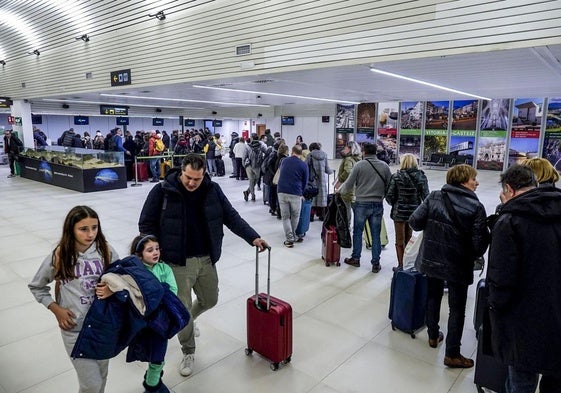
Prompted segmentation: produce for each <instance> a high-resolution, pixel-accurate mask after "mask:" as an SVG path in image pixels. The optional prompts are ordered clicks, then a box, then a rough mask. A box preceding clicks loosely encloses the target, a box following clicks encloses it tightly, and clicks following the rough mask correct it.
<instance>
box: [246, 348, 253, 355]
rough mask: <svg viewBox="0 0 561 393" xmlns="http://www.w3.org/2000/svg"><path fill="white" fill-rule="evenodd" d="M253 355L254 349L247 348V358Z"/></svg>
mask: <svg viewBox="0 0 561 393" xmlns="http://www.w3.org/2000/svg"><path fill="white" fill-rule="evenodd" d="M252 353H253V349H250V348H246V349H245V354H246V355H247V356H249V355H251V354H252Z"/></svg>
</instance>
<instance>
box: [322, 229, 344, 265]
mask: <svg viewBox="0 0 561 393" xmlns="http://www.w3.org/2000/svg"><path fill="white" fill-rule="evenodd" d="M321 259H323V260H324V261H325V266H330V265H331V264H335V265H336V266H341V262H339V260H340V259H341V246H340V245H339V242H338V240H337V229H336V228H335V226H333V225H328V226H324V227H323V228H322V230H321Z"/></svg>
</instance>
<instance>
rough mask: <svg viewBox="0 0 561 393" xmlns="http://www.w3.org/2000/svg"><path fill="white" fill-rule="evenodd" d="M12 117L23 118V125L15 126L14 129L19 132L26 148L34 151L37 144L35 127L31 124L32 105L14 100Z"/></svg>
mask: <svg viewBox="0 0 561 393" xmlns="http://www.w3.org/2000/svg"><path fill="white" fill-rule="evenodd" d="M10 109H11V112H12V116H14V117H21V122H22V125H21V126H19V125H15V124H14V125H13V127H12V129H13V130H14V131H17V133H18V136H19V139H21V141H22V142H23V145H24V146H25V147H26V148H31V149H33V148H34V147H35V143H34V142H33V125H32V124H31V104H30V103H29V102H25V101H24V100H14V103H13V104H12V106H11V107H10Z"/></svg>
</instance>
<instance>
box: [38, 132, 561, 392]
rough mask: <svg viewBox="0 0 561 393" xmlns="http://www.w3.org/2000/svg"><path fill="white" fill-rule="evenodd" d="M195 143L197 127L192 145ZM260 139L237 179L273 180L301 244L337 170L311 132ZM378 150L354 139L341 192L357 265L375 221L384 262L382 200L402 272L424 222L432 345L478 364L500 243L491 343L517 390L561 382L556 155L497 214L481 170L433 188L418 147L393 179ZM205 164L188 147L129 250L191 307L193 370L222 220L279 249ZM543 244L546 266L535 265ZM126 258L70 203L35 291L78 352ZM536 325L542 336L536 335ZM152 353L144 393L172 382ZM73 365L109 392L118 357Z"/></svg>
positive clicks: (450, 358)
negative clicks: (489, 206)
mask: <svg viewBox="0 0 561 393" xmlns="http://www.w3.org/2000/svg"><path fill="white" fill-rule="evenodd" d="M196 140H197V138H196V136H195V137H194V138H193V141H196ZM188 143H189V142H186V141H185V137H183V138H181V136H179V137H178V139H177V141H176V142H175V144H176V146H177V145H180V146H181V145H183V146H186V145H187V144H188ZM195 143H198V142H195ZM251 143H252V144H253V145H254V153H253V154H251V149H252V148H251V147H248V146H247V144H246V142H245V141H244V140H243V138H238V141H237V142H236V143H235V144H234V146H233V150H234V151H233V154H234V157H232V158H234V159H235V162H236V167H235V168H234V171H235V173H234V174H233V175H232V176H235V178H236V179H243V177H242V170H243V171H244V172H245V173H246V176H247V175H249V174H248V172H252V173H251V175H249V176H247V177H249V178H250V179H252V185H250V188H249V189H248V190H246V191H244V193H243V196H244V199H245V200H246V201H247V200H248V197H249V196H251V198H252V200H255V191H254V189H252V186H253V187H255V186H256V184H257V179H258V178H259V177H260V176H261V175H262V177H263V182H264V184H266V185H267V187H268V197H267V200H266V201H264V203H265V204H266V205H268V206H269V212H270V213H271V214H272V215H274V216H277V217H279V218H280V219H281V220H282V224H283V225H282V226H283V232H284V237H285V241H284V245H285V246H286V247H288V248H292V247H293V246H294V243H298V242H301V241H303V236H302V234H298V233H297V230H296V228H297V226H298V224H299V221H300V220H301V209H302V207H303V204H302V200H303V199H305V198H309V199H311V200H314V201H315V202H312V203H315V205H314V206H315V207H316V213H315V214H317V213H318V212H320V211H321V210H319V209H317V208H322V207H324V206H322V204H324V202H323V196H322V197H321V198H319V201H318V199H314V198H317V196H318V195H315V196H314V197H309V196H306V195H305V190H306V189H307V188H308V187H309V185H310V184H312V185H313V186H314V187H316V188H321V187H322V185H323V183H322V182H326V181H327V180H326V176H325V175H327V174H329V173H331V169H329V166H328V165H326V164H325V165H324V164H323V163H321V161H322V157H323V155H324V154H325V153H324V154H323V155H322V154H318V153H315V156H318V157H319V156H321V157H319V158H316V157H314V151H320V152H321V146H314V143H312V144H311V145H310V147H311V148H310V151H311V152H310V153H309V155H308V157H307V158H306V159H303V150H304V146H303V145H304V142H303V141H300V142H299V143H297V144H295V145H294V146H292V147H291V148H290V151H289V148H288V146H287V145H286V143H285V141H284V140H282V139H280V137H276V138H274V142H273V144H271V145H269V146H267V141H266V140H265V138H263V140H262V141H260V140H258V139H257V138H252V141H251ZM318 145H319V144H318ZM237 146H239V147H238V149H236V147H237ZM361 150H362V152H361ZM376 153H377V147H376V145H375V144H368V143H365V144H363V146H362V147H361V146H359V145H358V144H356V143H354V142H350V143H348V144H347V145H346V146H345V149H344V150H343V157H344V159H343V162H342V163H341V166H340V169H339V176H338V177H337V179H336V182H335V187H334V191H335V192H336V193H340V194H341V195H342V196H344V197H345V198H346V199H345V204H346V206H348V205H347V203H348V204H349V205H350V206H351V209H349V208H348V207H347V208H346V213H347V215H348V218H349V222H350V221H351V218H352V221H353V225H352V230H353V236H352V254H351V256H350V257H348V258H345V263H346V264H347V265H350V266H352V267H358V266H360V258H361V252H362V247H363V243H362V236H363V231H364V227H365V222H368V223H369V224H370V229H371V231H372V243H373V244H372V250H371V253H372V255H371V258H370V265H371V268H372V272H373V273H378V272H379V271H380V270H381V268H382V263H381V244H380V236H379V234H380V228H381V219H382V216H383V200H386V201H387V202H388V203H389V204H390V206H391V213H390V216H391V218H392V220H393V221H394V227H395V248H396V266H394V268H393V269H394V271H399V270H401V269H402V268H403V255H404V249H405V245H406V244H407V243H408V241H409V238H410V237H411V234H412V230H415V231H421V230H422V231H423V234H424V236H423V241H422V243H421V247H420V251H419V255H418V257H417V261H416V265H415V266H416V268H417V269H418V270H419V271H420V272H421V273H423V274H424V275H426V276H427V281H428V296H427V303H426V324H427V327H428V329H427V333H428V344H429V346H430V347H431V348H437V347H438V346H439V345H440V343H441V342H445V347H446V349H445V356H444V361H443V362H444V365H446V366H447V367H450V368H470V367H473V365H474V360H473V359H470V358H468V357H465V356H464V355H462V354H461V351H460V349H461V340H462V334H463V328H464V322H465V309H466V303H467V293H468V287H469V286H470V285H471V284H472V283H473V261H474V259H475V258H477V257H480V256H482V255H483V254H484V253H485V252H486V251H487V248H488V247H490V248H489V265H488V270H487V271H488V276H487V280H488V285H489V303H490V306H491V309H490V319H491V326H492V337H493V340H492V343H493V349H494V350H495V353H496V354H497V356H498V357H499V358H500V359H501V360H502V361H503V362H504V363H505V364H507V365H508V366H509V376H508V380H507V381H506V391H507V392H508V393H520V392H524V393H525V392H533V391H534V390H535V389H536V387H537V385H538V381H539V378H540V375H542V377H541V382H539V383H540V389H541V390H540V391H541V392H544V393H549V392H559V391H561V390H560V389H561V375H560V373H559V370H561V365H560V364H558V360H557V358H556V357H555V354H554V353H552V352H551V351H549V348H551V347H552V346H554V347H556V346H558V347H561V342H559V339H558V338H556V337H557V335H556V332H557V331H558V329H559V328H561V323H560V322H559V321H561V309H559V307H558V304H557V303H558V301H557V295H558V294H559V293H561V289H559V288H558V286H559V285H558V283H556V282H555V281H552V279H551V278H552V277H557V276H559V274H560V273H561V270H560V265H559V262H558V261H559V253H558V252H557V251H556V244H557V243H558V242H559V240H561V239H560V236H561V227H559V225H561V224H559V223H561V221H560V220H559V218H560V217H559V214H560V213H559V212H561V206H558V205H559V204H561V194H560V192H561V191H559V190H558V189H557V188H555V183H556V182H557V181H558V180H559V174H558V173H557V171H556V170H555V169H554V168H553V167H552V166H551V164H550V163H549V161H547V160H545V159H531V160H526V161H525V162H523V163H522V165H513V166H512V167H510V168H509V169H508V170H506V171H505V172H504V173H503V174H501V182H500V184H501V193H500V201H501V204H500V205H499V207H498V208H497V212H496V214H495V215H493V216H490V217H487V214H486V212H485V208H484V207H483V205H482V204H481V202H480V201H479V199H478V197H477V195H476V193H475V192H476V190H477V187H478V185H479V183H478V181H477V171H476V170H475V169H474V168H473V167H471V166H469V165H466V164H460V165H456V166H453V167H451V168H449V169H448V171H447V174H446V184H445V185H444V186H443V187H442V188H441V189H440V190H436V191H432V192H430V191H429V185H428V181H427V178H426V175H425V174H424V172H423V171H422V170H420V169H419V168H418V166H417V159H416V157H415V156H413V155H411V154H404V155H403V156H401V159H400V167H399V170H397V171H396V172H395V173H393V174H392V173H391V170H390V168H389V166H388V165H387V164H386V163H385V162H383V161H381V160H379V159H378V158H377V156H376ZM258 154H260V155H262V157H261V158H260V159H258V158H256V156H257V155H258ZM361 156H362V157H361ZM238 158H239V159H240V160H238ZM252 160H254V162H252ZM313 160H316V161H317V162H316V161H313ZM207 165H208V159H207V158H206V157H205V156H203V155H201V154H197V153H191V152H188V153H187V156H186V157H185V158H184V159H183V160H182V162H181V166H180V167H178V168H173V169H171V170H170V171H169V172H168V173H167V174H166V175H165V178H164V181H163V182H158V184H156V185H155V186H154V188H153V189H152V190H151V191H150V193H149V195H148V197H147V199H146V201H145V203H144V206H143V209H142V212H141V215H140V218H139V222H138V228H139V232H140V235H139V236H138V237H136V238H135V239H134V241H133V245H132V247H131V254H134V255H136V256H137V258H138V259H139V260H140V262H141V264H143V265H144V266H145V268H146V269H148V271H151V272H152V274H153V275H155V276H156V279H157V281H158V282H165V283H166V285H167V287H168V288H169V289H170V290H171V292H172V293H174V294H175V295H177V297H178V299H179V300H180V301H181V304H183V305H184V306H185V307H186V309H187V310H188V312H189V316H188V317H187V318H184V321H185V325H184V327H183V328H182V329H181V330H180V331H179V332H178V339H179V342H180V344H181V350H182V352H183V357H182V360H181V363H180V365H179V372H180V374H181V375H183V376H189V375H191V374H192V373H193V370H194V365H195V352H196V343H195V337H196V336H197V334H196V327H195V324H194V323H195V320H196V319H197V318H198V317H199V316H200V315H201V314H202V313H204V312H205V311H207V310H209V309H210V308H212V307H214V306H215V305H216V304H217V302H218V275H217V272H216V266H215V264H216V263H217V262H218V261H219V259H220V256H221V252H222V237H223V229H222V228H223V226H226V227H228V228H229V229H230V230H231V231H232V232H233V233H235V234H236V235H237V236H239V237H240V238H242V239H243V240H245V242H246V243H248V245H252V246H256V247H258V248H259V250H260V251H263V250H265V249H266V248H267V247H268V244H267V242H266V241H265V240H263V239H262V238H261V237H260V236H259V234H258V233H257V232H256V231H255V230H254V229H253V228H252V227H251V226H250V225H249V224H248V223H247V222H246V221H245V220H244V219H243V218H242V217H241V216H240V215H239V213H238V212H237V211H236V210H235V209H234V208H233V207H232V205H231V203H230V202H229V200H228V198H227V197H226V195H225V194H224V193H223V192H222V190H221V188H220V186H219V185H218V184H217V183H215V182H213V181H212V173H209V171H208V166H207ZM244 167H247V168H244ZM257 172H259V173H257ZM324 193H325V190H324ZM325 199H327V195H325ZM325 204H326V202H325ZM351 211H352V217H351ZM558 227H559V228H558ZM201 228H205V230H203V231H201V230H200V229H201ZM526 228H531V230H530V231H528V230H526ZM489 245H490V246H489ZM515 245H516V246H515ZM536 247H537V248H536ZM537 249H539V252H538V251H537ZM318 250H319V247H318ZM536 252H538V254H539V260H540V264H539V265H537V264H536V263H535V261H536V257H537V256H536V255H537V254H536ZM90 254H91V255H90ZM118 259H119V257H118V255H116V253H115V251H114V249H113V248H112V247H111V246H109V245H108V243H107V241H106V239H105V238H104V236H103V233H102V232H101V226H100V223H99V217H98V216H97V214H96V213H95V212H94V211H93V210H91V209H89V208H88V207H87V206H77V207H75V208H74V209H72V210H71V211H70V212H69V213H68V215H67V218H66V220H65V223H64V226H63V236H62V238H61V240H60V242H59V244H58V245H57V247H56V248H55V250H53V252H52V254H51V255H49V256H48V257H47V258H46V259H45V261H44V262H43V264H42V265H41V267H40V269H39V271H38V272H37V274H36V276H35V277H34V278H33V280H32V281H31V283H30V284H29V288H30V289H31V291H32V293H33V294H34V296H35V297H36V299H37V300H38V301H39V302H41V303H42V304H43V305H45V306H46V307H47V308H48V309H49V310H50V311H51V312H53V313H54V314H55V317H56V319H57V321H58V324H59V326H60V328H61V334H62V336H63V341H64V343H65V347H66V349H67V352H68V353H69V355H70V354H71V353H72V351H73V348H74V345H75V343H76V342H77V341H78V339H79V336H80V331H81V327H82V323H83V318H84V316H85V315H86V314H87V311H88V309H89V307H90V306H91V305H92V304H93V303H94V302H95V301H96V299H98V300H105V299H108V298H110V297H111V296H115V294H117V293H118V291H117V290H115V288H114V287H111V286H109V284H108V283H107V282H106V281H103V280H101V281H100V278H101V277H102V275H103V274H104V273H103V272H104V270H106V269H108V267H109V265H110V263H111V262H113V261H115V260H118ZM162 261H163V262H162ZM164 262H165V263H164ZM84 272H88V273H87V274H85V273H84ZM52 281H55V282H56V285H55V296H54V297H53V296H52V295H51V293H50V289H49V287H48V284H49V283H50V282H52ZM86 282H87V283H88V285H85V284H84V283H86ZM98 282H99V283H98ZM78 287H79V288H80V289H79V290H77V289H76V288H78ZM445 287H446V288H447V291H448V307H449V317H448V324H447V328H446V334H445V333H444V329H441V326H440V325H439V320H440V309H441V303H442V299H443V296H444V293H445ZM193 292H194V293H195V295H196V299H195V300H193V297H192V293H193ZM175 295H174V296H175ZM155 307H160V305H159V304H156V305H155ZM529 325H531V331H532V333H531V334H527V333H528V332H529V330H528V328H529ZM160 353H161V352H160ZM163 354H165V348H164V349H163ZM146 359H147V360H146ZM144 360H145V361H148V362H149V365H148V368H147V372H146V375H145V380H144V381H143V382H142V383H143V386H144V388H145V389H146V391H158V392H160V391H162V392H164V391H169V390H166V389H167V388H166V387H165V384H164V383H163V381H162V368H163V364H164V363H163V362H164V359H163V355H162V356H160V357H159V358H157V359H156V358H155V359H148V358H144ZM72 363H73V366H74V368H75V369H76V373H77V375H78V379H79V382H80V386H81V389H83V390H81V391H84V392H86V391H87V392H89V391H92V392H103V390H104V386H105V381H106V378H107V372H108V371H107V370H108V361H107V359H88V358H73V359H72Z"/></svg>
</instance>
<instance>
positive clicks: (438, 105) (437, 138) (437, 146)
mask: <svg viewBox="0 0 561 393" xmlns="http://www.w3.org/2000/svg"><path fill="white" fill-rule="evenodd" d="M449 113H450V102H449V101H427V102H426V104H425V140H424V144H423V146H424V148H423V162H428V161H430V159H431V156H432V155H433V154H445V153H446V150H447V149H448V144H447V142H448V118H449Z"/></svg>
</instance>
